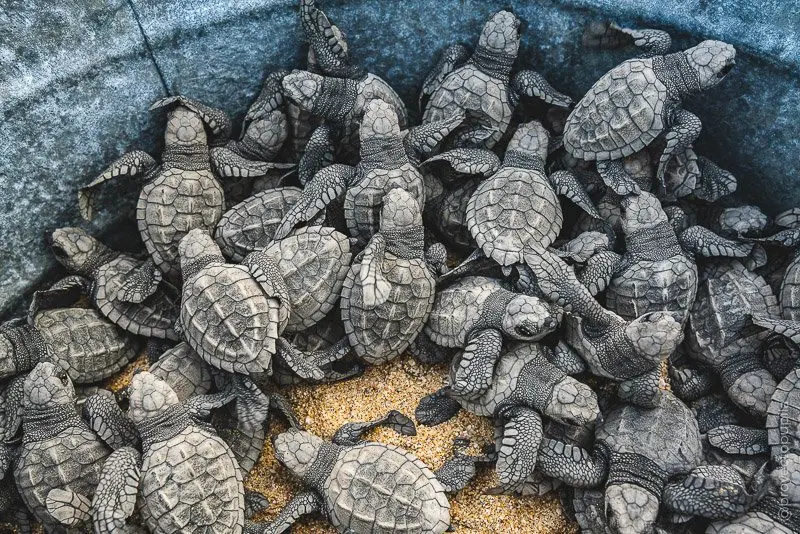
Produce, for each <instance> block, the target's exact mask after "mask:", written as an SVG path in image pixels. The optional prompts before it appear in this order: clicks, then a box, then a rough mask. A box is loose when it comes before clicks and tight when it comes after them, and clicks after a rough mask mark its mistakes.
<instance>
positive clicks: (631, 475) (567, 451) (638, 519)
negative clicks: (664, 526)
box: [539, 391, 715, 534]
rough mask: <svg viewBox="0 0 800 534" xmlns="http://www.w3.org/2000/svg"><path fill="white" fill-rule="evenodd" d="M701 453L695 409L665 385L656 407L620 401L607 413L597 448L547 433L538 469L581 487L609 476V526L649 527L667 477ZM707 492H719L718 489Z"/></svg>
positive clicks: (624, 529)
mask: <svg viewBox="0 0 800 534" xmlns="http://www.w3.org/2000/svg"><path fill="white" fill-rule="evenodd" d="M701 458H702V444H701V442H700V432H699V431H698V429H697V421H695V419H694V415H693V414H692V412H691V410H690V409H689V408H687V407H686V405H684V404H683V403H682V402H681V401H680V400H678V399H677V398H676V397H675V396H674V395H672V394H671V393H670V392H668V391H665V392H664V394H663V395H662V396H661V398H660V400H659V402H658V404H657V405H656V407H655V408H651V409H646V408H642V407H640V406H636V405H632V404H621V405H619V406H617V407H616V408H615V409H613V410H612V411H611V412H610V413H608V415H607V416H606V418H605V420H604V421H603V423H602V424H601V425H600V426H598V428H597V431H596V433H595V445H594V449H593V451H592V452H589V451H587V450H586V449H583V448H581V447H578V446H576V445H572V444H568V443H564V442H562V441H560V440H555V439H551V438H545V439H544V441H543V443H542V446H541V448H540V449H539V469H540V470H541V471H542V472H543V473H544V474H546V475H548V476H552V477H555V478H558V479H560V480H563V481H564V482H566V483H567V484H570V485H573V486H576V487H592V486H596V485H599V484H601V483H602V482H603V481H604V480H605V500H606V517H607V518H608V523H609V526H610V527H611V528H612V529H613V530H614V532H619V533H621V534H633V533H645V532H650V530H651V529H652V526H653V524H654V523H655V520H656V516H657V515H658V510H659V507H660V504H661V501H662V492H663V490H664V487H665V486H666V484H667V481H668V479H670V478H671V477H675V476H678V475H686V474H688V473H689V472H691V471H692V469H694V468H695V467H697V466H698V465H699V463H700V460H701ZM707 496H708V497H709V498H714V497H715V494H714V491H713V489H709V490H708V494H707ZM697 498H698V499H700V498H702V496H701V495H698V497H697Z"/></svg>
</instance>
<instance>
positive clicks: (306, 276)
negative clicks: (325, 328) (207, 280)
mask: <svg viewBox="0 0 800 534" xmlns="http://www.w3.org/2000/svg"><path fill="white" fill-rule="evenodd" d="M264 252H265V253H266V254H267V255H268V256H269V257H270V259H271V260H272V261H274V262H275V264H276V265H277V266H278V270H279V271H280V273H281V275H282V276H283V279H284V280H285V281H286V286H287V287H288V288H289V298H290V299H291V307H292V312H291V314H290V315H289V322H288V323H287V324H286V330H285V331H286V332H288V333H293V332H300V331H302V330H305V329H307V328H309V327H311V326H313V325H315V324H317V323H318V322H319V321H321V320H322V319H324V318H325V316H326V315H327V314H328V312H330V311H331V310H333V308H334V307H335V306H336V303H337V302H338V300H339V295H340V293H341V291H342V285H343V284H344V280H345V277H346V276H347V271H348V269H349V267H350V260H351V258H352V254H351V253H350V241H349V239H348V238H347V236H345V235H344V234H342V233H340V232H337V231H336V230H335V229H333V228H328V227H324V226H306V227H303V228H300V229H297V230H295V231H293V232H292V233H291V234H289V235H288V236H287V237H285V238H284V239H281V240H279V241H277V242H275V243H273V244H272V245H270V246H269V247H267V248H266V249H265V250H264Z"/></svg>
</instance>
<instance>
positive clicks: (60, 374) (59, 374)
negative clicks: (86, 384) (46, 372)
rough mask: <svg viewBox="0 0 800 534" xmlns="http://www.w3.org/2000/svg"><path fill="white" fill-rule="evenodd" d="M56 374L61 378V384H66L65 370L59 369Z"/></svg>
mask: <svg viewBox="0 0 800 534" xmlns="http://www.w3.org/2000/svg"><path fill="white" fill-rule="evenodd" d="M56 376H57V377H58V379H59V380H61V383H62V384H63V385H65V386H66V385H67V382H68V381H69V377H68V376H67V372H66V371H64V370H61V371H59V372H58V374H56Z"/></svg>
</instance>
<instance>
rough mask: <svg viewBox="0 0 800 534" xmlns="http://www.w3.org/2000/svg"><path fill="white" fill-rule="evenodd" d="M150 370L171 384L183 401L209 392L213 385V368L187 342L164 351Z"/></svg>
mask: <svg viewBox="0 0 800 534" xmlns="http://www.w3.org/2000/svg"><path fill="white" fill-rule="evenodd" d="M149 371H150V373H151V374H152V375H153V376H155V377H156V378H159V379H161V380H163V381H164V382H166V383H167V384H169V387H170V388H172V391H174V392H175V394H176V395H177V396H178V400H180V401H181V402H183V401H185V400H186V399H188V398H190V397H194V396H196V395H205V394H206V393H209V392H210V391H211V387H212V385H213V377H212V376H211V368H210V367H209V366H208V364H207V363H206V362H204V361H203V360H202V359H201V358H200V356H198V355H197V353H196V352H195V351H193V350H192V348H191V347H189V344H188V343H186V342H184V343H178V344H177V345H175V346H174V347H172V348H171V349H169V350H168V351H166V352H164V354H162V355H161V357H159V359H158V361H157V362H156V363H154V364H153V365H151V366H150V369H149Z"/></svg>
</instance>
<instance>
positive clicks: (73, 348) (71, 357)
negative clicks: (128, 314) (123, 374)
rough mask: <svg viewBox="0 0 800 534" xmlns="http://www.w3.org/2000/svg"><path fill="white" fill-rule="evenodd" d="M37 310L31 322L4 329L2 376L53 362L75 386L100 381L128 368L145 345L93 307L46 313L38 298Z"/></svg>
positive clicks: (1, 334)
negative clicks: (41, 363) (45, 362)
mask: <svg viewBox="0 0 800 534" xmlns="http://www.w3.org/2000/svg"><path fill="white" fill-rule="evenodd" d="M34 301H35V303H36V304H37V307H36V312H35V313H34V314H32V315H30V316H29V317H28V323H27V324H25V323H22V324H18V325H16V326H8V325H3V326H2V327H0V363H1V364H2V372H0V376H2V377H4V378H5V377H9V376H13V375H15V374H17V373H24V372H26V371H30V370H31V369H33V368H34V367H35V366H36V364H38V363H39V362H40V361H50V362H53V363H55V364H56V365H58V366H59V367H60V368H62V369H63V370H65V371H66V372H67V374H68V375H69V377H70V379H71V380H72V381H73V382H74V383H77V384H86V383H91V382H99V381H100V380H103V379H104V378H108V377H110V376H112V375H114V374H115V373H116V372H117V371H119V370H121V369H122V368H123V367H125V366H126V365H127V364H128V363H129V362H130V361H131V360H133V359H134V358H135V357H136V356H137V355H138V354H139V352H140V350H141V348H142V343H141V342H140V340H139V339H136V338H135V337H133V336H131V335H129V334H128V333H126V332H125V331H124V330H122V329H121V328H119V327H118V326H115V325H114V324H113V323H111V322H109V321H108V320H107V319H105V318H104V317H103V316H102V315H101V314H100V312H98V311H97V310H94V309H89V308H54V309H44V306H45V303H44V302H43V299H41V298H37V297H36V295H34Z"/></svg>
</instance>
